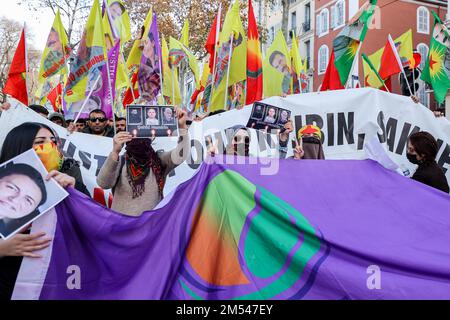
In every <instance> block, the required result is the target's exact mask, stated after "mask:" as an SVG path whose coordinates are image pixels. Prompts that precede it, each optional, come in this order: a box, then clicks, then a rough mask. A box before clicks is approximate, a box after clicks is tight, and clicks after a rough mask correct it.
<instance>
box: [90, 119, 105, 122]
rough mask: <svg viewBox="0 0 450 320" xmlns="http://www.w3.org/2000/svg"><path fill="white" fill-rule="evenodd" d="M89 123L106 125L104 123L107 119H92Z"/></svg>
mask: <svg viewBox="0 0 450 320" xmlns="http://www.w3.org/2000/svg"><path fill="white" fill-rule="evenodd" d="M89 121H90V122H92V123H96V122H97V121H98V122H100V123H104V122H106V119H105V118H91V119H89Z"/></svg>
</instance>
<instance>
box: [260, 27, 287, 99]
mask: <svg viewBox="0 0 450 320" xmlns="http://www.w3.org/2000/svg"><path fill="white" fill-rule="evenodd" d="M263 73H264V97H266V98H268V97H272V96H279V95H283V94H286V95H287V94H290V92H291V57H290V55H289V50H288V46H287V44H286V40H285V39H284V35H283V32H282V31H281V30H278V32H277V34H276V36H275V39H274V40H273V42H272V45H271V46H270V48H269V50H268V51H267V53H266V57H265V59H264V62H263Z"/></svg>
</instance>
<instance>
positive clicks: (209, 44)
mask: <svg viewBox="0 0 450 320" xmlns="http://www.w3.org/2000/svg"><path fill="white" fill-rule="evenodd" d="M218 30H220V10H219V12H218V14H217V16H216V18H215V19H214V23H213V25H212V27H211V30H210V31H209V35H208V39H207V40H206V44H205V49H206V52H208V53H209V70H211V71H212V70H213V67H214V62H215V60H216V59H215V58H216V44H217V43H216V41H217V40H218Z"/></svg>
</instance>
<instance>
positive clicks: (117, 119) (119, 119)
mask: <svg viewBox="0 0 450 320" xmlns="http://www.w3.org/2000/svg"><path fill="white" fill-rule="evenodd" d="M115 117H116V121H127V119H126V118H124V117H118V116H115Z"/></svg>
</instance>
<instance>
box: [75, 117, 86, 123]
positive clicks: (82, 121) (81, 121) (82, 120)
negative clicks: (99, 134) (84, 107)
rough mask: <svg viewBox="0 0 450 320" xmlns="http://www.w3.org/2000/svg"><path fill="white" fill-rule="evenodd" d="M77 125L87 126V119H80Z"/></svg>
mask: <svg viewBox="0 0 450 320" xmlns="http://www.w3.org/2000/svg"><path fill="white" fill-rule="evenodd" d="M77 123H81V124H86V119H84V118H80V119H78V121H77Z"/></svg>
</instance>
